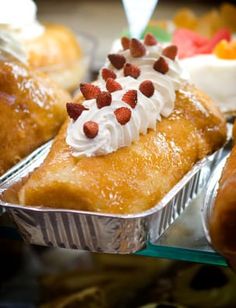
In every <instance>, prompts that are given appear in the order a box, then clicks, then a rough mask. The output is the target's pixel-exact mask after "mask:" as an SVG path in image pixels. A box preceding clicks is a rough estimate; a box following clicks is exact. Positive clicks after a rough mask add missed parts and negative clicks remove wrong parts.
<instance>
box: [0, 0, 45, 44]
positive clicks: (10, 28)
mask: <svg viewBox="0 0 236 308" xmlns="http://www.w3.org/2000/svg"><path fill="white" fill-rule="evenodd" d="M36 13H37V7H36V5H35V3H34V2H33V1H32V0H0V30H2V31H5V32H9V33H11V34H12V35H13V36H14V37H15V38H16V39H17V40H19V41H25V40H30V39H33V38H35V37H37V36H39V35H41V34H42V33H43V31H44V27H43V26H42V25H41V24H40V23H39V22H38V21H37V17H36Z"/></svg>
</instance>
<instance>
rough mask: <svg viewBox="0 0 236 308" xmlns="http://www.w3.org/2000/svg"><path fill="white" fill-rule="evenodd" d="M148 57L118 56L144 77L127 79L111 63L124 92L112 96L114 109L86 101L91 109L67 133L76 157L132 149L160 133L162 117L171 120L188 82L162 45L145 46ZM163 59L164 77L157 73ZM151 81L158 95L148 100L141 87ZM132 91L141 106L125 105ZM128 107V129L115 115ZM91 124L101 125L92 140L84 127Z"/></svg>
mask: <svg viewBox="0 0 236 308" xmlns="http://www.w3.org/2000/svg"><path fill="white" fill-rule="evenodd" d="M145 47H146V54H145V55H144V56H142V57H138V58H134V57H132V56H131V54H130V50H129V49H127V50H121V51H119V52H118V54H120V55H123V56H124V57H125V58H126V63H131V64H134V65H136V66H138V68H139V69H140V76H139V77H138V78H137V79H135V78H133V77H130V76H127V77H124V73H123V69H120V70H118V69H115V68H114V67H113V65H111V64H110V62H109V61H107V63H106V65H105V66H106V67H107V68H109V69H112V70H113V71H114V72H115V74H116V76H117V78H116V79H115V81H116V82H118V83H119V84H120V85H121V86H122V90H118V91H115V92H113V93H111V95H112V103H111V105H110V106H106V107H103V108H101V109H99V108H98V107H97V104H96V99H91V100H86V101H84V103H83V105H84V106H85V107H86V108H88V110H85V111H83V112H82V114H81V115H80V116H79V118H78V119H77V120H75V121H72V120H71V122H70V124H69V126H68V130H67V136H66V142H67V144H68V145H70V146H71V148H72V154H73V156H75V157H80V156H88V157H91V156H97V155H105V154H108V153H112V152H114V151H116V150H117V149H119V148H121V147H125V146H129V145H130V144H131V143H132V142H134V141H136V140H138V139H139V136H140V134H146V133H147V131H148V129H153V130H155V129H156V121H160V120H161V116H164V117H168V116H169V115H170V114H171V113H172V111H173V109H174V102H175V98H176V94H175V91H176V90H178V89H179V88H180V85H181V84H182V83H183V82H184V81H185V80H186V75H185V73H184V71H183V69H182V68H181V66H180V65H179V62H178V60H177V59H175V60H174V61H173V60H171V59H169V58H167V57H165V56H163V55H162V52H163V47H162V46H161V45H160V44H159V43H158V44H156V45H155V46H145ZM160 56H162V57H163V58H164V59H165V60H166V62H167V63H168V66H169V70H168V72H167V73H166V74H162V73H159V72H157V71H156V70H154V69H153V65H154V62H155V61H156V60H158V58H159V57H160ZM145 80H150V81H151V82H152V83H153V85H154V88H155V90H154V94H153V95H152V96H151V97H147V96H145V95H144V94H143V93H142V92H141V91H140V90H139V86H140V83H141V82H142V81H145ZM96 85H97V86H99V87H100V89H101V90H102V91H107V89H106V82H105V81H104V80H103V78H102V77H101V72H100V76H99V79H98V81H97V83H96ZM128 90H137V104H136V106H135V108H131V107H130V106H129V105H128V104H126V103H125V102H123V101H122V97H123V95H124V94H125V93H126V92H127V91H128ZM120 107H126V108H129V109H130V111H131V118H130V120H129V121H128V123H126V124H125V125H121V124H120V123H119V122H118V121H117V119H116V117H115V114H114V111H115V110H116V109H117V108H120ZM87 121H95V122H96V123H97V124H98V125H99V131H98V134H97V136H96V137H95V138H93V139H90V138H88V137H87V136H86V135H85V134H84V131H83V125H84V123H85V122H87Z"/></svg>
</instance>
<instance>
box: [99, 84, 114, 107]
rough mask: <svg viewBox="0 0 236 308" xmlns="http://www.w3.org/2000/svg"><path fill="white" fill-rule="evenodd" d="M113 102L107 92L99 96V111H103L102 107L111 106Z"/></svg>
mask: <svg viewBox="0 0 236 308" xmlns="http://www.w3.org/2000/svg"><path fill="white" fill-rule="evenodd" d="M112 80H113V79H112ZM111 101H112V98H111V94H110V93H109V92H107V91H102V92H101V93H100V94H98V96H97V98H96V103H97V107H98V109H101V108H102V107H105V106H110V105H111Z"/></svg>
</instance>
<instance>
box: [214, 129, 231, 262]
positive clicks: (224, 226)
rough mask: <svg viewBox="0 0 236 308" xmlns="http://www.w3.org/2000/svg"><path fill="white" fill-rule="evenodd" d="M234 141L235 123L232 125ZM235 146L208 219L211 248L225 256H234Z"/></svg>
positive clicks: (224, 170)
mask: <svg viewBox="0 0 236 308" xmlns="http://www.w3.org/2000/svg"><path fill="white" fill-rule="evenodd" d="M233 133H234V140H235V137H236V123H235V124H234V129H233ZM235 231H236V145H234V147H233V149H232V152H231V153H230V156H229V158H228V159H227V162H226V164H225V167H224V169H223V172H222V175H221V179H220V181H219V188H218V192H217V196H216V199H215V202H214V207H213V211H212V215H211V218H210V236H211V240H212V244H213V246H214V247H215V248H216V249H217V250H218V251H219V252H220V253H222V254H224V255H225V256H227V255H231V254H233V255H235V254H236V240H235Z"/></svg>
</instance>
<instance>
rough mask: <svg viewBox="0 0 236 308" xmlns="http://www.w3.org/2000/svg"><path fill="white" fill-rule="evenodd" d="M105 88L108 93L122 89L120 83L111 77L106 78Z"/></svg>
mask: <svg viewBox="0 0 236 308" xmlns="http://www.w3.org/2000/svg"><path fill="white" fill-rule="evenodd" d="M106 88H107V90H108V91H109V92H110V93H112V92H115V91H119V90H122V87H121V85H120V84H119V83H118V82H117V81H115V80H114V79H112V78H108V79H107V82H106Z"/></svg>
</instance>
